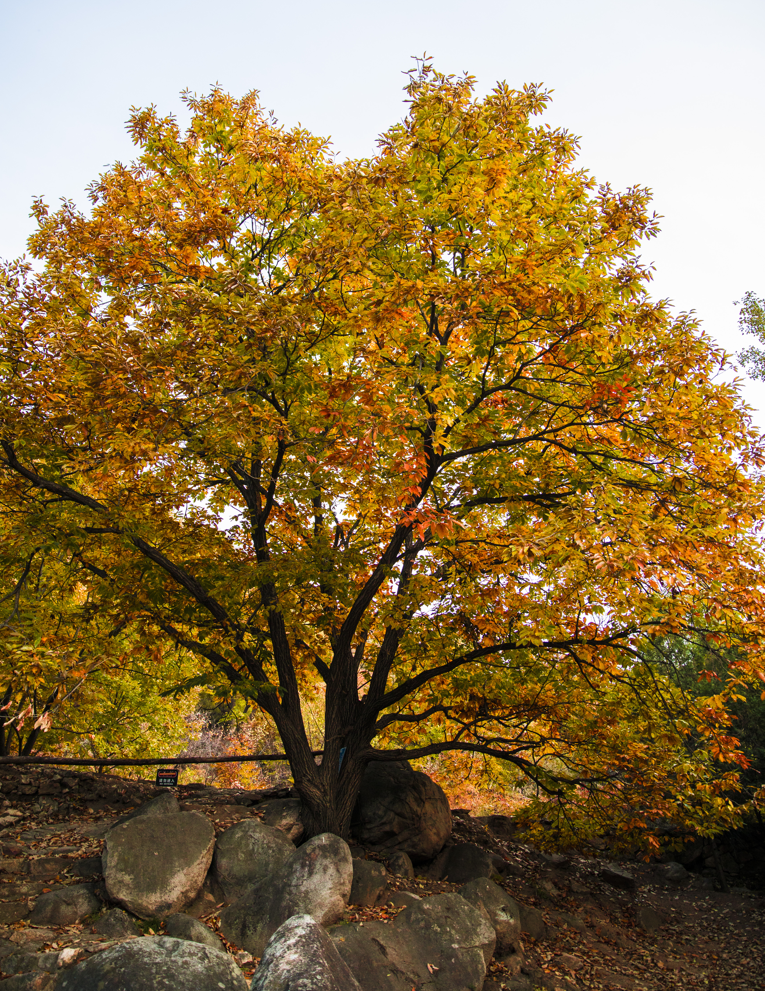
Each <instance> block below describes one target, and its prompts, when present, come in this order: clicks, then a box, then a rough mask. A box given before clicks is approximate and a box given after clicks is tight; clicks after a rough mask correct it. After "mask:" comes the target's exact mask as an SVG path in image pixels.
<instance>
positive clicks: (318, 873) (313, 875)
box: [220, 833, 353, 957]
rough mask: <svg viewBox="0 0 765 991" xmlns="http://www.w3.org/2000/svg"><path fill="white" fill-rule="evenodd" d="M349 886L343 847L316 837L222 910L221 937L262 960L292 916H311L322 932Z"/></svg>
mask: <svg viewBox="0 0 765 991" xmlns="http://www.w3.org/2000/svg"><path fill="white" fill-rule="evenodd" d="M352 882H353V864H352V860H351V851H350V849H349V847H348V844H347V843H346V842H345V840H342V839H341V838H340V837H339V836H335V834H334V833H321V835H319V836H314V837H313V839H311V840H309V841H308V842H307V843H306V844H305V845H304V846H301V847H300V848H299V849H298V850H296V851H295V852H294V853H293V854H292V856H291V857H290V858H289V859H288V860H286V861H285V862H284V863H283V864H282V866H281V867H280V868H279V869H278V870H276V871H274V873H273V874H269V875H268V876H267V877H265V878H263V879H262V880H261V881H260V882H259V883H258V884H257V885H256V886H254V887H252V888H251V889H250V890H249V891H248V892H247V893H246V894H245V895H243V896H242V897H241V898H240V899H239V900H238V901H236V902H235V903H234V904H233V905H230V906H229V907H228V908H225V909H224V910H223V911H222V912H221V914H220V931H221V932H222V933H223V935H224V936H225V937H226V939H228V940H230V941H231V942H232V943H234V944H235V945H236V946H239V947H241V948H242V949H244V950H248V951H249V952H250V953H252V954H253V956H256V957H259V956H262V955H263V951H264V950H265V947H266V943H268V941H269V939H270V938H271V937H272V936H273V934H274V933H275V932H276V930H277V929H278V928H279V926H281V924H282V923H283V922H286V921H287V919H289V918H291V917H292V916H293V915H310V916H311V917H312V918H313V920H314V921H315V922H318V923H320V924H321V925H324V926H327V925H331V924H332V923H333V922H337V920H338V919H340V918H341V917H342V914H343V912H344V910H345V907H346V905H347V904H348V898H349V896H350V893H351V884H352Z"/></svg>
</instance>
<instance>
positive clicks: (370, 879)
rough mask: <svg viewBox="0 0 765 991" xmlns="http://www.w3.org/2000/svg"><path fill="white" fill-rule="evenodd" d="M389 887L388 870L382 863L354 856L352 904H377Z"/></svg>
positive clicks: (350, 899)
mask: <svg viewBox="0 0 765 991" xmlns="http://www.w3.org/2000/svg"><path fill="white" fill-rule="evenodd" d="M387 887H388V872H387V871H386V870H385V868H384V867H383V865H382V864H377V863H375V861H374V860H361V859H356V858H355V857H354V859H353V884H352V885H351V894H350V898H349V901H350V903H351V905H376V904H377V900H378V898H379V897H380V896H381V895H382V893H383V892H384V891H385V889H386V888H387Z"/></svg>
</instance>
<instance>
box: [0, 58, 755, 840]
mask: <svg viewBox="0 0 765 991" xmlns="http://www.w3.org/2000/svg"><path fill="white" fill-rule="evenodd" d="M473 89H474V81H473V80H472V79H471V78H470V77H463V78H455V77H447V76H443V75H440V74H438V73H437V72H435V71H434V70H433V69H432V67H431V66H430V65H429V64H428V63H427V62H426V63H425V64H422V65H420V66H419V67H418V69H417V70H416V71H414V72H413V73H412V74H411V75H410V79H409V84H408V87H407V96H408V110H407V114H406V117H405V119H404V120H403V121H402V122H400V123H398V124H396V125H394V126H393V127H392V128H391V129H390V130H388V131H387V132H386V133H385V134H383V135H382V136H381V138H380V139H379V143H378V149H377V152H376V153H375V154H374V155H373V156H372V157H370V158H367V159H358V160H349V161H339V160H337V159H336V158H335V157H333V155H332V153H331V149H330V147H329V146H328V145H327V143H326V142H324V141H322V140H320V139H319V138H316V137H314V136H313V135H311V134H310V133H308V132H307V131H305V130H304V129H302V128H294V129H284V128H281V127H280V126H279V125H278V124H277V123H276V121H275V120H274V119H272V117H270V116H269V115H268V114H267V113H265V112H264V110H263V109H262V108H261V106H260V105H259V103H258V100H257V96H256V94H250V95H248V96H246V97H244V98H243V99H235V98H232V97H231V96H228V95H227V94H225V93H223V92H222V91H220V90H219V89H214V90H213V91H212V92H211V93H210V94H209V95H207V96H204V97H194V96H191V95H188V94H187V95H186V97H185V99H186V103H187V106H188V110H189V113H190V117H191V121H190V124H189V125H188V127H187V129H186V130H185V131H184V130H182V129H181V128H180V126H179V125H178V123H177V122H176V121H175V120H174V119H173V118H163V117H161V116H160V115H159V114H158V113H157V111H156V110H155V109H153V108H150V109H145V110H136V111H134V112H133V113H132V116H131V120H130V125H129V126H130V132H131V134H132V137H133V139H134V141H135V144H136V146H137V148H138V157H137V159H136V161H135V162H134V163H132V164H130V165H121V164H118V165H116V166H114V167H113V168H112V169H111V170H109V171H108V172H107V173H105V174H104V175H102V176H101V177H100V178H99V179H98V180H97V181H96V182H94V183H93V185H92V186H91V188H90V200H91V206H90V209H89V210H88V211H87V212H85V213H84V212H81V211H79V210H78V209H76V208H75V206H74V205H73V204H72V203H68V202H65V203H64V204H63V205H62V206H61V207H60V208H59V209H58V210H56V211H54V212H50V211H49V209H48V208H47V207H46V206H45V205H44V204H43V202H42V201H39V202H37V203H36V204H35V208H34V209H35V215H36V217H37V222H38V229H37V232H36V233H35V234H34V235H33V237H32V238H31V239H30V242H29V247H30V251H31V253H32V255H33V256H34V258H35V259H36V260H37V261H36V262H35V263H34V264H31V263H27V262H25V261H23V260H20V261H17V262H13V263H9V264H7V265H6V266H5V267H4V274H3V277H2V286H1V287H0V292H1V293H2V312H1V314H0V332H1V334H2V338H1V340H2V344H1V347H2V351H1V352H0V394H1V397H2V398H1V401H0V469H1V471H0V484H1V485H2V512H3V517H4V518H3V525H4V526H5V527H6V528H7V529H8V531H9V532H12V533H13V535H14V541H15V542H16V544H17V546H19V547H22V546H24V547H28V548H33V547H36V546H38V545H45V546H50V547H55V548H56V550H57V552H58V553H60V554H61V555H62V556H63V558H65V559H67V560H76V561H77V562H78V563H79V566H81V567H82V568H84V569H87V570H88V572H89V589H90V595H91V601H96V600H97V601H98V602H99V603H100V608H102V609H103V610H104V611H105V612H107V613H108V614H109V615H110V616H112V617H113V618H114V621H115V622H117V621H118V619H119V618H120V617H121V619H122V620H124V621H126V622H128V621H129V622H130V623H133V624H136V625H138V626H140V628H141V629H142V631H143V635H144V636H145V637H148V638H160V639H164V640H166V641H167V642H168V643H171V644H177V645H180V646H181V647H183V648H184V649H186V650H188V651H191V652H193V653H195V654H196V655H198V656H199V657H200V658H202V659H204V662H205V664H206V665H208V669H209V670H210V671H211V672H213V673H214V675H215V676H222V677H224V678H225V679H227V680H228V681H230V683H231V684H232V685H233V686H234V688H235V689H236V690H237V691H238V692H240V693H241V694H243V695H244V696H246V697H248V698H249V699H251V700H252V701H253V702H255V703H256V704H257V705H258V706H259V707H260V708H261V709H262V710H263V711H264V712H265V713H267V714H268V716H269V717H270V718H271V719H273V721H274V723H275V725H276V728H277V730H278V732H279V734H280V737H281V740H282V742H283V745H284V748H285V752H286V754H287V756H288V758H289V761H290V764H291V768H292V773H293V776H294V781H295V785H296V787H297V789H298V791H299V792H300V794H301V796H302V799H303V802H304V804H305V806H306V808H307V810H308V816H309V828H310V829H311V830H312V831H321V830H323V829H330V830H333V831H336V832H339V833H341V834H343V833H346V832H347V829H348V824H349V819H350V814H351V809H352V807H353V803H354V799H355V795H356V793H357V790H358V786H359V782H360V778H361V774H362V772H363V769H364V766H365V765H366V764H367V763H368V762H369V761H370V760H377V759H402V758H404V757H418V756H424V755H428V754H434V753H441V752H446V751H451V750H461V751H466V752H474V753H478V754H482V755H484V756H486V757H487V758H499V759H502V760H503V761H505V762H509V764H510V765H511V766H512V767H514V768H515V769H516V770H517V771H518V772H519V773H523V774H526V775H528V776H529V777H530V778H531V779H532V780H533V781H534V782H535V783H536V786H537V787H538V788H539V789H540V794H541V795H547V796H548V798H549V799H550V801H551V802H552V805H553V807H554V809H555V810H556V814H559V821H560V822H561V823H564V822H565V821H566V819H567V817H570V818H572V819H577V820H578V821H579V823H581V822H582V821H584V817H586V816H590V815H592V812H593V809H595V808H600V809H601V810H602V811H603V812H604V814H605V815H606V816H607V817H610V818H613V817H614V816H616V812H615V811H614V810H615V809H617V808H618V809H620V810H621V811H620V812H619V818H620V821H623V822H624V825H625V828H630V827H632V826H634V825H635V824H636V823H637V822H639V821H647V818H650V817H651V816H652V815H653V816H656V815H661V814H670V813H671V814H675V815H678V816H686V818H690V819H694V817H695V821H697V823H698V824H702V825H703V824H704V823H709V822H710V821H712V819H714V818H715V817H720V816H723V817H724V816H725V815H726V814H728V812H729V811H730V806H729V804H728V800H727V799H726V797H725V789H726V788H727V787H730V786H732V785H733V784H734V783H735V773H734V771H735V762H736V760H742V759H743V758H741V757H740V755H739V753H738V750H737V746H736V740H735V738H734V736H733V734H732V732H731V730H730V727H729V725H728V722H729V721H728V720H727V718H726V716H725V693H726V691H729V690H732V689H731V688H730V685H733V687H734V688H735V683H736V679H737V678H744V677H745V676H747V675H748V674H751V673H752V672H755V673H756V671H757V670H759V669H760V668H761V666H762V665H761V662H760V661H759V660H758V655H757V650H758V643H759V641H761V640H762V636H761V631H762V609H761V603H760V597H759V589H758V582H759V575H760V567H761V556H760V548H759V534H758V527H759V520H760V518H761V516H762V492H761V486H760V480H759V469H760V466H761V463H762V457H761V451H760V448H759V446H758V441H757V437H756V434H755V433H754V431H753V429H752V427H751V425H750V423H749V420H748V418H747V415H746V411H745V409H744V408H743V406H742V405H741V402H740V399H739V396H738V393H737V391H736V388H735V386H734V385H731V384H726V383H725V381H722V380H720V379H719V378H718V377H717V375H718V372H720V370H721V369H723V368H724V366H725V357H724V355H723V354H722V353H721V352H720V351H719V350H717V349H716V348H715V347H713V346H712V344H711V342H710V340H709V339H708V338H707V337H706V336H705V335H704V334H703V333H702V332H701V330H700V329H699V327H698V326H697V325H696V324H695V323H694V321H693V320H692V319H691V318H690V317H688V316H686V315H680V316H674V315H672V313H671V312H670V310H669V308H668V306H667V305H666V304H665V303H662V302H655V301H652V300H651V298H650V297H649V295H648V283H649V281H650V271H649V269H648V268H647V267H646V266H645V265H644V264H643V263H642V262H641V259H640V256H639V254H638V252H639V250H640V247H641V244H642V243H643V241H644V240H645V239H646V238H650V237H652V236H653V235H654V234H655V233H656V230H657V225H656V220H655V218H654V217H653V216H652V215H651V213H650V212H649V210H650V208H649V195H648V192H647V190H645V189H642V188H633V189H629V190H627V191H626V192H616V191H614V190H613V189H611V188H610V187H609V186H607V185H597V183H596V182H595V181H594V180H593V179H592V177H590V176H589V175H588V174H587V173H586V172H584V171H583V170H581V169H580V168H578V167H577V164H576V153H577V142H576V140H575V138H573V137H572V136H571V135H570V134H569V133H567V132H566V131H564V130H556V129H553V128H551V127H549V126H547V125H545V124H543V123H539V122H536V121H535V120H534V118H535V116H537V115H539V114H540V113H541V112H542V111H543V110H544V109H545V107H546V105H547V102H548V97H547V95H546V94H545V92H543V91H542V90H541V89H539V88H537V87H534V86H529V87H526V88H524V89H523V91H514V90H511V89H510V88H508V87H507V86H506V85H505V84H500V85H498V86H497V87H496V88H495V89H494V90H493V91H492V92H491V93H490V94H489V95H488V96H486V97H485V98H484V99H477V98H476V97H475V96H474V92H473ZM19 560H21V561H23V555H20V557H19ZM689 627H694V628H698V629H699V630H700V631H701V632H702V634H703V635H704V636H705V637H707V638H708V639H709V640H710V642H713V641H714V642H718V641H719V642H723V641H724V642H725V643H726V644H731V645H734V646H735V647H736V657H737V658H738V660H737V661H736V667H735V669H733V670H731V671H730V672H729V674H731V676H732V677H733V681H732V682H726V685H728V687H727V688H721V691H720V692H719V693H718V695H717V696H715V699H716V701H715V702H714V703H711V702H710V700H709V699H708V698H707V699H705V700H704V703H703V704H702V703H698V704H688V703H687V699H681V698H680V697H679V695H678V692H677V689H676V686H674V685H673V683H672V682H671V680H670V679H667V678H666V677H664V676H663V675H662V672H661V671H660V670H659V669H658V668H656V667H655V666H654V665H652V664H651V663H650V662H649V660H648V659H647V657H646V656H645V655H644V653H643V651H642V645H643V644H644V643H645V642H646V641H647V640H649V639H651V638H654V639H656V638H660V637H662V636H666V635H669V634H672V633H677V632H678V631H682V630H684V629H687V628H689ZM317 693H319V694H321V693H323V694H324V746H323V749H324V756H323V760H322V761H321V763H317V761H316V760H315V759H314V757H313V756H312V755H311V749H310V745H309V742H308V734H307V733H306V730H305V726H304V720H303V714H302V705H303V702H304V700H305V699H306V698H308V697H313V696H316V695H317ZM341 751H342V752H344V757H343V760H342V763H341ZM721 762H722V763H721ZM338 768H339V771H338ZM582 803H584V804H582ZM599 803H600V804H599ZM578 805H582V808H583V815H581V816H580V815H579V814H578V813H577V812H575V811H574V812H571V811H570V810H576V809H577V807H578ZM561 828H563V826H561Z"/></svg>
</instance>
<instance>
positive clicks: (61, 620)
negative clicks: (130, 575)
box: [0, 506, 195, 757]
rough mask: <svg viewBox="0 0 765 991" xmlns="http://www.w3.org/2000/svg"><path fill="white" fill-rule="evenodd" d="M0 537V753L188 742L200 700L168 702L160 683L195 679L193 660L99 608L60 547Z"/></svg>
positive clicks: (149, 747)
mask: <svg viewBox="0 0 765 991" xmlns="http://www.w3.org/2000/svg"><path fill="white" fill-rule="evenodd" d="M8 508H9V507H7V506H4V507H2V508H1V509H0V521H2V522H5V523H7V522H8V518H9V516H10V515H12V514H10V513H9V512H8ZM0 532H2V541H0V754H1V755H2V756H11V755H14V754H19V755H22V756H29V755H30V754H32V753H35V752H36V751H37V750H38V749H47V750H50V749H51V748H52V749H53V750H54V751H55V752H56V753H58V754H64V755H70V754H71V755H74V756H86V755H88V756H96V757H101V756H107V755H112V754H114V752H115V748H117V752H119V754H120V756H124V757H131V756H143V757H148V756H151V755H152V753H154V752H155V751H156V749H157V748H159V749H160V753H162V752H164V748H167V747H170V746H173V745H176V746H177V745H178V744H182V741H183V740H184V739H185V738H186V737H187V736H188V726H187V725H186V723H185V720H184V718H183V717H184V715H185V714H186V713H187V711H188V710H189V706H190V704H193V699H192V698H191V697H189V698H188V699H186V700H184V704H181V705H179V704H178V702H177V701H175V700H173V701H171V700H169V699H163V698H162V689H163V687H166V686H163V684H162V682H161V681H160V680H159V679H158V677H157V676H158V673H160V672H162V673H164V674H165V677H166V678H167V677H170V678H171V679H172V680H173V682H174V681H175V680H176V679H177V678H178V677H183V676H186V677H188V676H190V675H191V674H192V671H193V668H194V667H195V665H193V659H192V658H189V657H188V655H187V654H186V652H185V651H184V652H180V653H179V652H178V651H177V650H174V649H170V650H168V649H167V648H166V647H165V646H164V645H163V644H157V643H156V642H155V643H153V644H152V643H146V642H142V640H141V638H140V636H139V631H138V630H137V629H136V625H135V623H131V622H127V621H126V620H125V618H124V616H121V615H118V616H115V615H114V613H111V614H110V612H109V611H108V610H104V609H102V608H100V607H101V602H100V601H98V597H97V596H96V597H94V596H93V594H92V591H91V588H90V586H91V584H92V581H91V580H92V577H93V574H92V571H90V570H89V569H88V568H86V567H85V566H84V565H83V564H82V562H81V561H79V560H78V559H77V557H76V556H72V555H71V554H67V553H66V551H65V550H64V548H63V547H62V546H61V542H59V545H58V546H56V545H55V544H54V543H46V541H45V537H44V535H43V534H42V533H41V532H40V531H39V530H38V532H37V533H36V534H35V535H34V536H36V538H37V541H36V543H33V544H32V545H31V546H30V545H29V544H28V543H27V541H26V540H25V539H24V538H25V537H26V536H28V534H25V533H24V531H23V529H22V530H21V532H20V531H19V528H15V529H14V528H13V527H12V526H10V525H8V526H5V527H2V528H0ZM41 538H42V539H41ZM90 567H91V568H92V567H93V561H92V560H91V561H90ZM163 648H164V649H163Z"/></svg>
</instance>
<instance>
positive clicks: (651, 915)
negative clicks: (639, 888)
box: [635, 905, 664, 936]
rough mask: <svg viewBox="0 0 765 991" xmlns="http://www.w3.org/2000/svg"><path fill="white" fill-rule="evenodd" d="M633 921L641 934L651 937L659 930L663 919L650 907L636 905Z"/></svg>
mask: <svg viewBox="0 0 765 991" xmlns="http://www.w3.org/2000/svg"><path fill="white" fill-rule="evenodd" d="M635 921H636V922H637V924H638V925H639V926H640V928H641V929H642V930H643V932H647V933H649V934H650V935H651V936H653V934H654V933H655V932H656V931H657V930H658V929H660V928H661V926H662V924H663V922H664V918H663V917H662V916H661V915H659V913H658V912H657V911H656V909H654V908H652V907H651V906H650V905H638V906H637V908H636V909H635Z"/></svg>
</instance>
